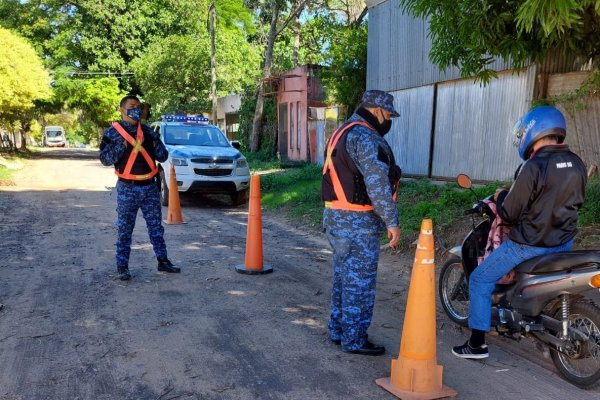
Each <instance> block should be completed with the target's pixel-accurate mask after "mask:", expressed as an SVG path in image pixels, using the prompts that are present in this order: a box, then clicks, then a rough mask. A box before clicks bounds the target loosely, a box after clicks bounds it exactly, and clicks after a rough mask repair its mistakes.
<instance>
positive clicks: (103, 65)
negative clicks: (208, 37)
mask: <svg viewBox="0 0 600 400" xmlns="http://www.w3.org/2000/svg"><path fill="white" fill-rule="evenodd" d="M206 10H208V0H180V1H172V0H128V1H125V0H78V1H75V2H72V1H55V0H46V1H41V0H30V1H20V0H4V1H3V2H2V5H0V24H2V25H4V26H9V27H12V28H14V29H16V30H17V31H19V32H21V33H22V34H23V35H24V36H26V37H27V38H29V39H30V40H31V41H32V42H34V43H36V47H37V48H38V50H39V51H41V52H42V54H43V55H44V57H45V59H46V60H47V62H48V64H49V65H50V66H51V67H55V66H59V65H62V66H71V67H75V68H77V69H80V70H84V71H113V72H115V71H124V70H127V69H128V63H129V62H130V61H131V60H133V59H134V58H135V57H137V56H139V55H141V54H142V53H143V52H144V50H145V49H146V48H147V46H148V45H149V44H150V43H152V42H154V41H155V40H156V39H158V38H162V37H165V36H167V35H171V34H187V33H193V32H196V31H197V30H198V29H200V27H201V26H202V24H203V21H204V18H205V15H206ZM182 16H185V17H184V18H182Z"/></svg>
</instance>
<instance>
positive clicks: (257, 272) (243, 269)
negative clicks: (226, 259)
mask: <svg viewBox="0 0 600 400" xmlns="http://www.w3.org/2000/svg"><path fill="white" fill-rule="evenodd" d="M235 270H236V271H237V272H239V273H240V274H246V275H264V274H270V273H271V272H273V267H271V266H270V265H263V267H262V268H261V269H247V268H246V266H245V265H241V264H240V265H236V266H235Z"/></svg>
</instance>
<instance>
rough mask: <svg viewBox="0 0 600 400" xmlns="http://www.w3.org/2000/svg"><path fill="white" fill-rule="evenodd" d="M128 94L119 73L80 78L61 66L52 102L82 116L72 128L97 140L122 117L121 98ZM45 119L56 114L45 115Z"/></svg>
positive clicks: (83, 136) (81, 136) (85, 137)
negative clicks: (117, 75) (121, 84)
mask: <svg viewBox="0 0 600 400" xmlns="http://www.w3.org/2000/svg"><path fill="white" fill-rule="evenodd" d="M125 94H126V92H125V91H124V90H122V89H120V85H119V81H118V79H117V78H115V77H101V78H87V79H79V78H74V77H72V74H71V73H69V70H68V69H59V70H57V71H56V72H55V75H54V98H53V99H52V103H53V104H54V105H55V106H54V107H53V108H55V109H56V108H58V109H60V110H61V113H62V114H69V113H66V112H65V111H64V109H67V110H70V113H72V114H75V115H77V116H78V120H79V126H73V127H72V128H71V130H70V132H69V133H70V134H71V135H74V136H77V141H81V142H84V143H94V142H96V141H97V139H98V137H99V134H100V132H101V130H102V129H103V128H105V127H106V126H108V125H109V124H110V123H111V122H112V121H115V120H117V119H118V118H119V112H118V105H119V100H120V99H121V98H122V97H123V96H125ZM56 105H58V107H57V106H56ZM56 118H57V117H55V118H54V119H56ZM44 119H45V120H51V119H53V118H52V117H50V116H48V115H45V116H44Z"/></svg>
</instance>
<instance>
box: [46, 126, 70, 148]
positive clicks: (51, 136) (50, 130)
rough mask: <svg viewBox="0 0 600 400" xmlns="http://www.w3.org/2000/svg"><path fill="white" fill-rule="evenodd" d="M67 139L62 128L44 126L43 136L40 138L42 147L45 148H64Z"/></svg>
mask: <svg viewBox="0 0 600 400" xmlns="http://www.w3.org/2000/svg"><path fill="white" fill-rule="evenodd" d="M66 145H67V138H66V137H65V130H64V129H63V127H62V126H46V127H45V128H44V136H43V137H42V146H44V147H46V146H48V147H65V146H66Z"/></svg>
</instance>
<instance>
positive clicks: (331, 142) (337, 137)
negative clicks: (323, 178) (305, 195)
mask: <svg viewBox="0 0 600 400" xmlns="http://www.w3.org/2000/svg"><path fill="white" fill-rule="evenodd" d="M355 125H362V126H365V127H367V128H369V129H372V128H371V126H370V125H369V124H367V123H365V122H361V121H355V122H350V123H349V124H347V125H343V126H341V127H340V128H339V129H338V130H337V131H335V132H334V133H333V135H331V138H329V141H328V142H327V152H326V153H327V156H326V157H325V162H324V163H323V175H325V173H326V172H327V169H328V168H329V167H332V166H333V162H332V160H331V155H332V154H333V149H335V146H336V145H337V144H338V142H339V140H340V139H341V138H342V135H343V134H344V132H346V131H347V130H348V129H350V128H352V127H353V126H355ZM332 169H333V168H332Z"/></svg>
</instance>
